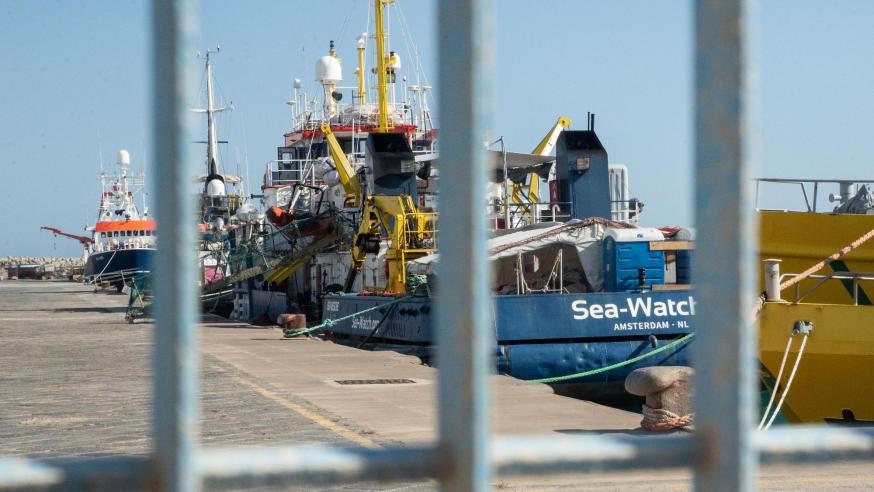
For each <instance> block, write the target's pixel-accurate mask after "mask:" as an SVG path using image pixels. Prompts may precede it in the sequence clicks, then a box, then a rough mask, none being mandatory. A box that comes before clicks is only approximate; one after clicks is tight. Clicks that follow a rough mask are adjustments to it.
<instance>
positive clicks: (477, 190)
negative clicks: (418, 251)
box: [377, 0, 494, 492]
mask: <svg viewBox="0 0 874 492" xmlns="http://www.w3.org/2000/svg"><path fill="white" fill-rule="evenodd" d="M377 1H379V0H377ZM438 5H439V6H438V22H439V26H438V32H439V35H438V38H439V40H440V46H439V48H440V55H439V56H440V63H439V67H440V75H439V84H440V87H445V88H447V90H446V91H444V92H442V93H441V94H440V101H439V113H440V122H441V127H442V129H441V135H440V138H441V144H440V148H441V151H440V152H441V155H440V166H441V171H442V172H443V173H445V175H446V176H452V178H453V181H452V185H451V186H447V187H445V188H444V189H443V190H442V191H441V193H442V194H441V197H440V222H441V224H440V228H441V231H442V236H443V238H444V241H443V243H442V244H441V245H440V248H441V250H440V256H441V260H440V264H439V266H438V275H437V276H438V278H439V279H440V285H439V286H438V288H439V292H438V294H437V298H436V303H437V305H436V314H435V318H436V319H435V324H434V326H436V327H437V328H436V329H435V332H436V333H437V347H438V352H437V365H438V367H439V369H440V375H439V380H440V382H439V391H438V397H439V398H438V405H439V413H440V415H439V434H440V444H441V449H442V451H443V452H444V453H446V459H447V467H448V470H447V473H446V477H445V478H444V481H443V489H444V490H447V491H459V492H460V491H467V492H478V491H485V490H486V489H487V488H488V487H489V476H490V469H489V459H488V454H489V449H488V448H489V446H488V436H489V420H488V419H489V385H488V373H489V371H490V368H491V367H492V361H491V357H490V348H491V347H493V346H494V341H493V339H494V333H493V332H492V331H491V327H492V324H491V323H490V322H489V320H490V317H491V309H490V305H491V304H490V303H491V296H490V292H489V285H488V282H489V278H490V275H489V268H490V265H489V262H488V257H487V256H486V251H487V248H486V231H487V229H488V227H487V225H486V215H485V210H483V207H482V204H483V203H485V202H486V151H485V147H484V145H483V142H484V141H486V139H487V137H488V128H489V125H488V118H489V115H490V114H491V100H492V87H491V78H492V75H491V74H492V51H493V50H492V46H493V44H492V43H493V37H492V29H491V28H490V23H491V21H492V20H493V16H492V11H491V0H444V1H441V2H439V4H438ZM445 238H451V240H445Z"/></svg>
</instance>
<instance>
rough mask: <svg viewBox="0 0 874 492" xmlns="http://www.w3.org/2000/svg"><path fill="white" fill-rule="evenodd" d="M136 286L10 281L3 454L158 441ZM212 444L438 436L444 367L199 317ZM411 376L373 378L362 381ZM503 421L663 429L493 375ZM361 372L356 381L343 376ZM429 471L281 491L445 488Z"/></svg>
mask: <svg viewBox="0 0 874 492" xmlns="http://www.w3.org/2000/svg"><path fill="white" fill-rule="evenodd" d="M125 306H126V297H124V296H121V295H117V294H107V293H95V292H94V291H93V289H92V288H90V287H87V286H83V285H79V284H75V283H71V282H53V281H21V280H20V281H3V282H0V454H2V455H14V456H32V457H70V456H84V455H92V456H97V455H105V454H111V453H126V454H143V453H147V452H148V449H149V447H150V444H151V443H150V437H149V419H150V414H151V413H150V412H151V410H150V408H151V401H150V400H151V382H150V378H151V370H150V360H151V338H152V330H153V326H152V325H151V324H150V323H147V322H137V323H136V324H133V325H130V324H128V323H126V322H125V320H124V309H125ZM200 346H201V352H202V357H201V393H202V394H201V414H202V419H201V432H202V442H203V445H204V446H207V447H209V446H228V445H235V446H236V445H267V444H279V443H290V442H319V443H336V444H344V445H349V444H357V445H361V446H368V447H376V446H382V445H385V444H395V445H404V444H408V443H416V442H423V441H429V440H433V439H434V437H435V414H436V402H435V392H436V384H435V382H436V380H435V378H436V370H434V369H433V368H430V367H427V366H423V365H421V364H420V363H419V361H418V359H415V358H412V357H409V356H404V355H400V354H397V353H394V352H369V351H361V350H356V349H353V348H350V347H346V346H342V345H336V344H332V343H327V342H321V341H317V340H309V339H295V340H285V339H283V338H282V336H281V331H280V330H279V329H278V328H263V327H255V326H251V325H246V324H240V323H231V322H227V321H224V320H218V319H215V318H210V319H206V320H204V322H203V323H202V324H201V328H200ZM389 379H394V380H397V379H404V380H408V381H412V382H403V383H399V382H397V381H395V382H394V383H395V384H364V383H363V382H362V380H370V381H371V382H373V381H372V380H383V381H379V382H381V383H386V381H384V380H389ZM491 380H492V402H493V413H492V429H493V432H494V433H496V434H515V433H555V434H571V433H583V432H595V433H609V434H617V433H621V434H635V435H640V438H641V439H657V438H658V436H651V435H647V434H643V433H641V432H640V431H638V430H636V428H637V426H638V423H639V421H640V416H639V415H637V414H634V413H631V412H626V411H622V410H617V409H613V408H610V407H605V406H602V405H597V404H595V403H591V402H585V401H581V400H574V399H570V398H566V397H562V396H558V395H554V394H553V393H552V391H551V390H550V389H549V388H548V387H547V386H544V385H539V384H534V383H526V382H522V381H518V380H515V379H512V378H509V377H506V376H497V375H496V376H492V377H491ZM350 381H351V382H353V384H344V383H349V382H350ZM760 475H761V478H760V480H759V486H760V488H762V489H765V490H821V489H823V488H829V489H840V490H861V489H871V488H874V466H870V465H860V464H849V463H838V464H832V465H827V466H816V467H809V466H808V467H794V466H793V467H789V466H778V467H766V468H763V469H762V471H761V474H760ZM690 477H691V475H690V473H688V472H686V471H677V470H664V471H640V472H631V473H623V474H615V475H610V474H589V475H582V474H579V475H563V476H555V477H497V478H496V479H495V481H494V485H495V488H496V489H497V490H687V489H689V488H690V487H691V482H690ZM435 489H436V485H435V484H434V483H431V482H423V483H391V484H373V483H359V484H350V485H345V486H333V487H324V488H306V489H302V488H290V489H282V490H404V491H409V490H413V491H419V490H435Z"/></svg>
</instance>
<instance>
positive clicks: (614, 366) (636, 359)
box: [528, 332, 695, 383]
mask: <svg viewBox="0 0 874 492" xmlns="http://www.w3.org/2000/svg"><path fill="white" fill-rule="evenodd" d="M694 336H695V333H694V332H693V333H689V334H688V335H686V336H684V337H682V338H678V339H676V340H674V341H673V342H671V343H668V344H665V345H662V346H661V347H659V348H657V349H655V350H651V351H649V352H647V353H645V354H643V355H638V356H637V357H632V358H630V359H628V360H624V361H622V362H617V363H616V364H611V365H609V366H606V367H601V368H598V369H592V370H591V371H585V372H578V373H576V374H568V375H566V376H556V377H552V378H542V379H529V380H528V381H530V382H532V383H558V382H561V381H568V380H571V379H577V378H584V377H586V376H594V375H595V374H600V373H602V372H607V371H612V370H613V369H618V368H620V367H625V366H627V365H629V364H634V363H635V362H639V361H641V360H643V359H646V358H647V357H652V356H653V355H656V354H659V353H661V352H664V351H665V350H668V349H669V348H672V347H676V346H677V345H681V344H684V343H686V342H687V341H689V339H690V338H692V337H694Z"/></svg>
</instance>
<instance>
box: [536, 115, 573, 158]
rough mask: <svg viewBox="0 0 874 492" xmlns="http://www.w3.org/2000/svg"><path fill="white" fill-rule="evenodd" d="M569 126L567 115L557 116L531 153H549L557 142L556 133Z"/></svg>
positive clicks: (569, 121) (569, 120)
mask: <svg viewBox="0 0 874 492" xmlns="http://www.w3.org/2000/svg"><path fill="white" fill-rule="evenodd" d="M569 126H571V119H570V118H568V117H567V116H559V117H558V121H556V122H555V125H553V127H552V128H550V129H549V132H547V134H546V135H544V137H543V139H541V140H540V143H539V144H537V147H534V150H532V151H531V153H532V154H534V155H549V153H550V152H552V149H554V148H555V143H556V142H558V135H559V134H560V133H561V131H562V130H564V129H565V128H567V127H569Z"/></svg>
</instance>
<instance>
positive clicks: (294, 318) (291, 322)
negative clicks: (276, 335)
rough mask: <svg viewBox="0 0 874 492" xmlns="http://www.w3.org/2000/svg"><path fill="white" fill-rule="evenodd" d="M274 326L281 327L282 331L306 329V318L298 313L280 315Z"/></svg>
mask: <svg viewBox="0 0 874 492" xmlns="http://www.w3.org/2000/svg"><path fill="white" fill-rule="evenodd" d="M276 324H278V325H279V326H281V327H282V329H283V330H299V329H301V328H306V327H307V316H306V315H305V314H300V313H297V314H280V315H279V317H278V318H277V320H276Z"/></svg>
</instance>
